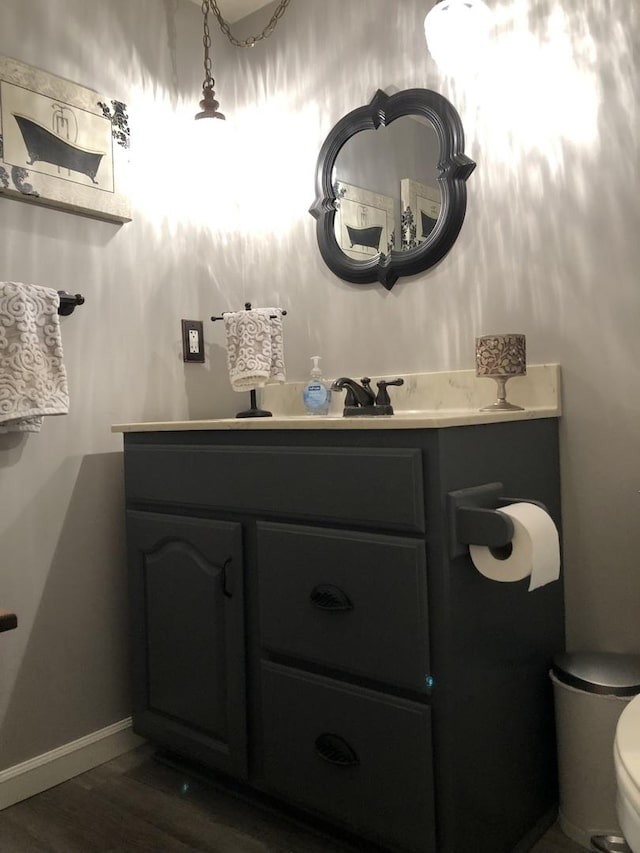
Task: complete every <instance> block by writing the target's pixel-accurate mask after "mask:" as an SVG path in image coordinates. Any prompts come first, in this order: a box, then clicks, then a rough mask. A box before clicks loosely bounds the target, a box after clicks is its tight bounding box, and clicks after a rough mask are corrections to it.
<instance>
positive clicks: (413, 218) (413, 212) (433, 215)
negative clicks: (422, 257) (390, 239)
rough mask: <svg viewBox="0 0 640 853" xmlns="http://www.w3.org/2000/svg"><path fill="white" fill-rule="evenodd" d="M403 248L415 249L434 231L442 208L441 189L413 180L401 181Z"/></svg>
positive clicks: (404, 179) (405, 179)
mask: <svg viewBox="0 0 640 853" xmlns="http://www.w3.org/2000/svg"><path fill="white" fill-rule="evenodd" d="M400 203H401V205H402V248H403V249H415V247H416V246H419V245H420V244H421V243H424V241H425V240H426V239H427V237H428V236H429V234H431V232H432V231H433V229H434V227H435V224H436V222H437V221H438V217H439V216H440V210H441V207H442V202H441V196H440V189H439V188H438V187H431V186H427V185H426V184H421V183H420V182H419V181H414V180H413V179H412V178H402V179H401V180H400Z"/></svg>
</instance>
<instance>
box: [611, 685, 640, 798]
mask: <svg viewBox="0 0 640 853" xmlns="http://www.w3.org/2000/svg"><path fill="white" fill-rule="evenodd" d="M615 745H616V749H615V754H616V758H617V759H618V761H619V762H620V764H621V765H622V767H623V768H624V770H625V771H626V773H625V779H626V782H627V783H629V784H632V785H633V796H634V799H636V800H637V802H639V803H640V696H636V698H635V699H632V700H631V702H629V704H628V705H627V706H626V708H625V709H624V710H623V712H622V714H621V715H620V719H619V720H618V725H617V728H616V740H615ZM629 793H631V792H629Z"/></svg>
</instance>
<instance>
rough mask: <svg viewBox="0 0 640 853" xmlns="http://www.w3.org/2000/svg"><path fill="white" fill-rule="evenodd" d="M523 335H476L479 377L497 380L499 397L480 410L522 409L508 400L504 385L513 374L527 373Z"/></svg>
mask: <svg viewBox="0 0 640 853" xmlns="http://www.w3.org/2000/svg"><path fill="white" fill-rule="evenodd" d="M525 340H526V339H525V336H524V335H513V334H512V335H482V337H479V338H476V376H478V377H480V378H482V377H488V378H489V379H495V381H496V382H497V383H498V397H497V399H496V401H495V403H491V405H490V406H483V407H482V408H481V409H480V411H481V412H496V411H497V412H513V411H523V408H522V406H515V405H514V404H513V403H508V402H507V399H506V389H505V385H506V383H507V380H508V379H511V378H512V377H513V376H526V373H527V351H526V343H525Z"/></svg>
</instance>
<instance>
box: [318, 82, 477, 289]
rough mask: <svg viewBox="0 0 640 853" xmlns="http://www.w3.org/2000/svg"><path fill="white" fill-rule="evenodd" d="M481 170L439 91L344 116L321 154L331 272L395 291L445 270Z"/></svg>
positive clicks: (324, 247) (403, 95) (321, 205)
mask: <svg viewBox="0 0 640 853" xmlns="http://www.w3.org/2000/svg"><path fill="white" fill-rule="evenodd" d="M475 165H476V164H475V163H474V162H473V160H470V159H469V158H468V157H466V156H465V154H464V131H463V129H462V122H461V121H460V116H459V115H458V113H457V112H456V110H455V108H454V107H453V105H452V104H451V103H450V102H449V101H448V100H447V99H446V98H444V97H443V96H442V95H439V94H438V93H437V92H433V91H431V90H430V89H407V90H405V91H403V92H398V93H397V94H395V95H387V94H386V93H385V92H383V91H381V90H378V91H377V92H376V94H375V96H374V97H373V99H372V101H371V103H369V104H367V105H366V106H363V107H358V108H357V109H355V110H353V111H352V112H350V113H348V114H347V115H346V116H344V117H343V118H341V119H340V121H339V122H338V123H337V124H336V126H335V127H334V128H333V130H332V131H331V132H330V133H329V135H328V136H327V138H326V140H325V142H324V145H323V146H322V149H321V151H320V154H319V156H318V165H317V170H316V200H315V202H314V204H313V205H312V207H311V208H310V210H309V212H310V213H311V215H312V216H314V217H315V218H316V219H317V236H318V246H319V248H320V254H321V255H322V257H323V259H324V261H325V263H326V264H327V266H328V267H329V269H330V270H331V271H332V272H334V273H335V274H336V275H337V276H339V277H340V278H342V279H344V280H345V281H351V282H354V283H355V284H368V283H370V282H373V281H379V282H380V283H381V284H383V285H384V287H386V288H387V290H390V289H391V288H392V287H393V285H394V284H395V283H396V281H397V280H398V278H399V277H400V276H403V275H415V273H419V272H423V271H424V270H426V269H429V267H432V266H434V265H435V264H437V263H438V261H440V260H441V259H442V258H443V257H444V256H445V255H446V254H447V252H448V251H449V249H450V248H451V247H452V246H453V244H454V242H455V240H456V237H457V236H458V234H459V232H460V228H461V227H462V223H463V221H464V216H465V211H466V207H467V189H466V185H465V181H466V180H467V178H468V177H469V175H470V174H471V172H473V170H474V169H475Z"/></svg>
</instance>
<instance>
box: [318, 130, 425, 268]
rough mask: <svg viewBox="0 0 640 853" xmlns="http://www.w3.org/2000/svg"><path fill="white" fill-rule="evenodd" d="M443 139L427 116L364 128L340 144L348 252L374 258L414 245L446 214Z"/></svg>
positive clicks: (339, 196)
mask: <svg viewBox="0 0 640 853" xmlns="http://www.w3.org/2000/svg"><path fill="white" fill-rule="evenodd" d="M439 159H440V144H439V142H438V136H437V134H436V132H435V128H434V127H433V125H432V124H431V122H430V121H428V120H427V119H425V118H423V117H422V116H402V117H400V118H398V119H396V120H395V121H394V122H392V123H391V124H389V125H388V126H386V127H382V126H381V127H379V128H377V129H368V130H363V131H361V132H360V133H356V134H355V135H354V136H352V137H351V138H350V139H349V140H348V141H347V142H346V143H345V144H344V145H343V147H342V148H341V149H340V152H339V153H338V156H337V158H336V162H335V166H334V169H333V173H332V178H333V180H332V183H333V189H334V194H335V197H336V202H335V208H336V216H335V221H334V228H335V238H336V241H337V243H338V246H339V247H340V249H341V250H342V252H343V253H344V254H345V255H347V257H349V258H352V259H353V260H368V259H369V258H371V257H375V256H376V255H378V254H380V253H384V254H388V253H389V252H390V251H392V250H396V251H405V250H407V249H414V248H416V246H419V245H420V243H422V242H424V240H425V239H426V238H427V237H428V236H429V234H430V233H431V232H432V230H433V228H434V226H435V224H436V222H437V220H438V216H439V215H440V209H441V195H440V187H439V184H438V161H439Z"/></svg>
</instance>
